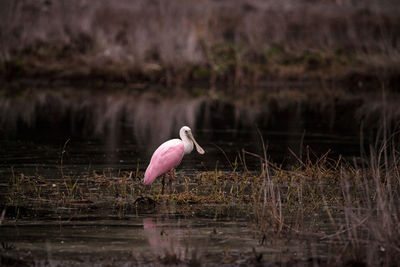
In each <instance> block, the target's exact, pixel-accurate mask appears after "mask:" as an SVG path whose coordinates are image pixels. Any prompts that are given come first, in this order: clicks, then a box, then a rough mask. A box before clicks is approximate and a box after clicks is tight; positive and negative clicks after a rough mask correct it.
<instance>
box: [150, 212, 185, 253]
mask: <svg viewBox="0 0 400 267" xmlns="http://www.w3.org/2000/svg"><path fill="white" fill-rule="evenodd" d="M156 225H157V224H156V223H155V222H154V221H153V219H152V218H144V219H143V229H144V234H145V236H146V237H147V240H148V242H149V245H150V249H151V252H152V254H153V255H155V256H159V255H166V254H169V255H173V254H174V255H179V256H180V257H185V255H184V253H185V251H184V249H182V248H181V246H180V245H179V240H178V235H169V234H168V233H167V232H166V231H165V229H160V228H158V227H157V226H156ZM177 231H179V229H178V230H177Z"/></svg>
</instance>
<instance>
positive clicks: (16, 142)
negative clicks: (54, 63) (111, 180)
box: [0, 88, 398, 266]
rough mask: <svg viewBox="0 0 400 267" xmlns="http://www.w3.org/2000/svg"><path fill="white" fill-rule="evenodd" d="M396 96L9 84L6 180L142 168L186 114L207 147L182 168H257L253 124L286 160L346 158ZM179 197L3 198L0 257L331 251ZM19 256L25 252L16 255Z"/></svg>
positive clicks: (38, 261) (197, 258)
mask: <svg viewBox="0 0 400 267" xmlns="http://www.w3.org/2000/svg"><path fill="white" fill-rule="evenodd" d="M394 102H395V103H391V102H390V103H387V102H385V101H382V100H381V99H380V97H379V96H377V95H371V96H368V95H364V96H362V97H360V96H354V95H353V96H349V95H345V96H337V95H329V94H328V95H325V96H323V97H321V96H320V95H316V96H315V97H310V98H307V99H305V100H299V99H298V98H297V97H293V96H292V97H291V96H290V94H288V95H287V96H283V97H282V96H280V95H279V94H278V96H277V95H276V94H275V96H268V97H264V98H260V99H256V100H254V99H253V100H251V101H247V100H245V99H244V100H242V101H240V100H237V101H232V100H231V101H230V100H223V99H218V98H215V97H198V98H187V97H181V98H167V97H165V98H159V97H155V96H153V95H151V94H142V95H138V94H136V93H133V92H130V91H112V90H110V91H101V92H98V91H95V90H79V89H77V88H73V89H71V88H70V89H63V90H51V89H42V90H25V91H22V92H17V93H15V94H10V95H7V94H5V95H3V96H2V97H0V125H1V129H0V181H1V186H2V187H3V188H5V187H6V186H7V182H8V181H9V180H10V177H11V176H12V173H13V172H14V173H15V174H17V175H18V174H24V175H38V176H41V177H44V179H59V178H60V177H61V171H60V167H62V168H63V171H64V173H66V174H70V175H71V176H72V177H79V176H86V175H90V174H91V173H92V172H93V171H95V172H98V173H102V172H105V173H107V175H106V177H110V176H113V175H115V174H116V173H118V172H120V171H136V170H137V169H138V170H139V171H144V170H145V168H146V166H147V164H148V161H149V159H150V157H151V154H152V152H153V151H154V149H155V148H156V147H157V146H158V145H159V144H161V143H162V142H164V141H165V140H168V139H170V138H176V137H178V132H179V129H180V127H181V126H183V125H188V126H190V127H191V128H192V130H193V133H194V136H195V137H196V139H197V141H198V142H199V143H200V145H201V146H202V147H203V148H204V149H205V150H206V154H205V155H199V154H197V153H196V152H195V151H194V152H192V154H191V155H187V156H185V158H184V160H183V161H182V163H181V165H180V166H179V167H178V168H177V171H178V172H184V173H185V174H193V173H194V172H197V171H203V170H215V169H216V168H217V169H219V170H224V171H231V170H233V169H236V170H238V171H240V170H243V169H245V168H247V169H249V170H252V171H257V170H259V169H260V160H259V159H258V158H257V157H254V156H251V155H250V154H248V153H244V152H243V151H247V152H251V153H255V154H257V155H262V154H263V146H262V141H261V140H262V139H261V137H260V134H261V135H262V138H263V140H264V142H265V145H266V146H267V148H268V149H267V155H268V158H269V159H270V160H271V161H273V162H275V163H277V164H282V165H283V166H285V165H290V164H293V163H295V162H296V159H295V158H294V157H293V156H292V155H291V152H289V149H290V150H291V151H293V153H295V154H296V155H297V156H298V157H299V158H302V159H304V158H305V157H306V156H307V153H308V154H309V155H310V158H312V159H315V158H316V157H319V156H321V155H323V154H324V153H325V152H327V151H328V150H329V151H330V156H331V157H332V158H337V157H338V156H339V155H342V156H344V157H345V158H347V159H349V160H352V159H354V158H359V157H360V154H361V153H362V152H363V149H364V146H365V144H369V142H370V141H371V140H373V139H372V138H371V136H374V135H373V134H371V132H372V133H374V132H377V131H379V127H380V126H379V125H380V123H381V121H382V120H381V119H382V116H381V115H380V114H381V113H379V112H377V111H382V110H385V111H384V112H386V113H385V114H386V115H385V118H386V119H387V122H388V125H389V126H390V125H391V122H392V121H395V118H397V117H396V114H398V107H397V105H396V101H394ZM382 107H384V109H382ZM64 147H65V151H64V153H63V148H64ZM4 197H5V196H2V199H5V198H4ZM2 206H3V205H2ZM178 208H179V207H175V206H173V205H167V206H161V207H157V209H156V210H152V211H147V212H143V211H137V210H134V209H128V210H119V209H118V208H117V207H96V208H91V207H90V206H85V205H83V206H79V205H77V206H74V205H72V206H71V207H59V208H57V209H55V210H54V208H51V209H49V210H46V209H42V208H41V207H32V208H27V209H26V208H25V209H26V210H24V209H23V208H22V207H20V208H18V207H7V209H6V210H7V212H6V216H5V219H4V220H3V221H2V224H1V226H0V241H1V242H3V243H4V244H3V249H2V258H1V260H2V262H3V263H4V262H7V259H9V260H10V261H11V262H9V263H10V264H13V265H21V264H29V265H71V264H73V265H78V266H85V265H87V264H91V265H93V264H98V265H103V266H105V265H128V266H129V265H135V264H150V265H152V264H159V263H165V264H175V263H179V264H191V263H193V264H195V263H196V262H201V263H206V264H211V265H218V264H221V263H226V264H244V265H247V264H254V263H257V257H258V256H257V255H260V254H259V253H261V254H262V255H263V258H262V259H263V260H262V262H263V264H269V263H274V262H278V263H284V262H287V263H288V264H289V265H291V263H295V262H292V260H296V261H299V260H300V261H304V262H303V263H305V264H313V263H315V264H317V263H318V262H319V259H322V260H323V259H324V258H326V257H327V254H328V253H329V252H328V251H329V244H328V243H327V242H325V241H321V240H320V239H318V238H317V237H315V236H313V235H308V236H305V237H300V236H299V235H296V236H293V237H291V236H279V235H278V236H268V237H267V238H266V240H264V241H263V244H262V245H260V242H261V241H260V240H261V239H260V236H259V233H260V232H259V231H258V230H257V226H256V224H255V223H254V218H253V217H252V212H253V211H252V209H251V207H249V206H244V207H240V206H237V205H236V204H235V203H230V204H229V205H215V206H206V205H203V206H197V207H196V206H192V205H190V206H188V207H186V210H185V211H182V210H178ZM227 208H228V209H229V212H226V211H224V210H225V209H227ZM0 212H1V211H0ZM13 213H15V214H13ZM315 216H317V217H318V216H320V214H315ZM321 216H322V215H321ZM16 218H17V219H16ZM289 219H290V218H289ZM307 219H310V220H317V221H318V223H317V224H315V225H318V227H319V229H314V231H315V232H319V231H321V232H323V233H329V231H330V227H331V224H330V223H329V222H328V220H327V218H325V217H324V218H320V219H315V218H313V217H310V218H305V219H304V220H307ZM286 223H288V224H290V222H286ZM253 248H255V250H256V251H255V252H254V251H253ZM174 255H175V256H174ZM7 257H10V258H7ZM18 258H22V261H21V262H15V259H18ZM310 259H311V261H310ZM314 261H316V262H314ZM297 263H298V262H297Z"/></svg>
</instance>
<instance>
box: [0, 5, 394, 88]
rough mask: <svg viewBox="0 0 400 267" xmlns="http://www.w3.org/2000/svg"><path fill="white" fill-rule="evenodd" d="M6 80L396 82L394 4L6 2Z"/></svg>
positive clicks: (2, 55)
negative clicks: (16, 78) (322, 80)
mask: <svg viewBox="0 0 400 267" xmlns="http://www.w3.org/2000/svg"><path fill="white" fill-rule="evenodd" d="M0 6H1V8H0V10H1V17H2V20H1V22H0V47H1V48H0V49H1V51H0V61H1V73H2V75H3V77H5V78H13V77H14V78H15V77H18V78H20V77H26V78H29V77H31V78H35V79H37V78H43V79H50V80H51V79H86V78H92V79H93V80H118V81H128V82H138V81H141V82H143V81H145V82H152V83H161V84H166V85H170V86H174V85H182V84H183V83H184V82H186V81H206V82H208V83H209V84H211V85H214V84H215V83H218V82H224V83H228V84H231V85H236V86H238V85H245V84H255V83H259V82H264V81H266V80H271V79H277V78H284V79H292V80H293V79H294V80H309V79H317V80H318V79H337V78H340V79H345V80H351V81H353V79H356V80H357V81H358V80H359V79H360V77H364V78H368V77H371V76H372V77H376V75H378V74H379V75H378V76H379V77H378V78H382V77H383V78H388V77H389V78H390V77H391V78H393V77H395V75H396V74H398V69H399V65H398V62H400V60H399V55H400V54H399V40H398V36H399V32H400V21H399V15H398V14H400V11H399V6H398V4H397V3H396V1H393V0H385V1H374V0H369V1H364V2H363V3H358V2H354V1H347V0H346V1H309V0H303V1H294V0H286V1H279V2H276V1H258V0H241V1H235V2H232V1H213V0H208V1H182V0H173V1H158V0H156V1H150V2H149V1H134V2H132V1H126V0H119V1H113V2H112V3H110V2H108V1H96V2H95V3H93V2H87V1H83V0H74V1H30V0H26V1H2V2H1V3H0Z"/></svg>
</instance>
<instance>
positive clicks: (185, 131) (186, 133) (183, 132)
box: [179, 126, 205, 154]
mask: <svg viewBox="0 0 400 267" xmlns="http://www.w3.org/2000/svg"><path fill="white" fill-rule="evenodd" d="M179 136H180V137H181V139H184V138H185V137H187V138H188V139H189V140H190V141H192V142H193V143H194V145H195V147H196V150H197V152H198V153H199V154H204V153H205V151H204V149H203V148H201V146H200V145H199V144H198V143H197V142H196V140H195V139H194V137H193V134H192V130H191V129H190V128H189V127H188V126H183V127H182V128H181V130H180V131H179Z"/></svg>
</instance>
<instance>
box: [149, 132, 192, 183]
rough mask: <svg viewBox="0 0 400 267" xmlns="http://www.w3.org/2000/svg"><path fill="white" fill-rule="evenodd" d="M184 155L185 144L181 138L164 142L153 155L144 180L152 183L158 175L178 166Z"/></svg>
mask: <svg viewBox="0 0 400 267" xmlns="http://www.w3.org/2000/svg"><path fill="white" fill-rule="evenodd" d="M183 155H184V146H183V143H182V141H181V140H179V139H173V140H170V141H167V142H165V143H164V144H162V145H161V146H160V147H159V148H157V150H156V151H155V152H154V154H153V156H152V157H151V160H150V164H149V166H148V167H147V169H146V173H145V178H144V182H145V183H146V184H151V183H152V182H153V181H154V180H155V179H156V178H157V177H158V176H160V175H161V174H163V173H165V172H167V171H169V170H170V169H172V168H174V167H175V166H177V165H178V164H179V163H180V162H181V160H182V158H183Z"/></svg>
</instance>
